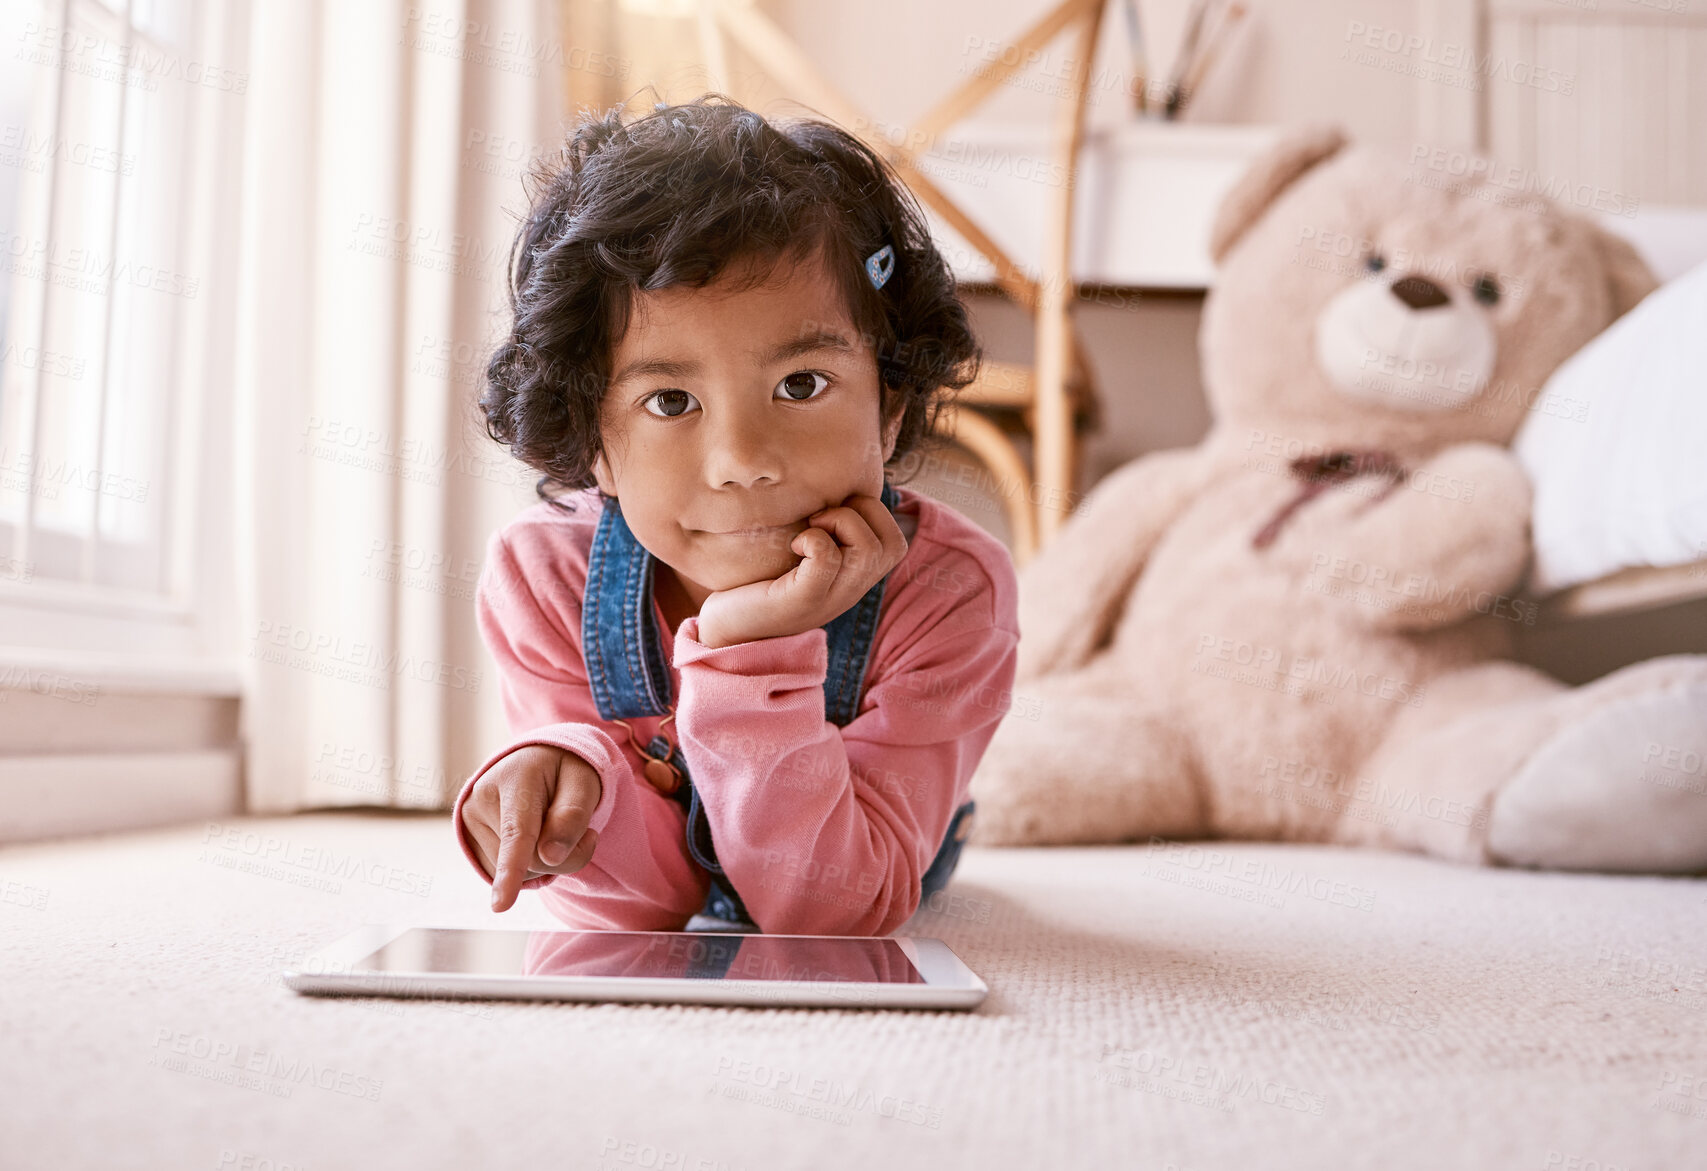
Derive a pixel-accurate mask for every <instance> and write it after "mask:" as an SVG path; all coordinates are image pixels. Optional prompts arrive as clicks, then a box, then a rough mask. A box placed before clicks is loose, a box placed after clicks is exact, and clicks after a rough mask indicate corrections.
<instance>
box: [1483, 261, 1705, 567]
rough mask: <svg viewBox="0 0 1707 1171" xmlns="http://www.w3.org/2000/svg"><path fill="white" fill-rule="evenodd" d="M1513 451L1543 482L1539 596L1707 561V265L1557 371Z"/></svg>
mask: <svg viewBox="0 0 1707 1171" xmlns="http://www.w3.org/2000/svg"><path fill="white" fill-rule="evenodd" d="M1512 446H1513V450H1514V452H1515V453H1516V455H1517V458H1518V460H1519V462H1521V463H1522V464H1523V466H1524V468H1525V469H1526V470H1527V471H1528V472H1529V477H1530V479H1531V480H1532V481H1533V482H1534V485H1535V528H1534V535H1535V565H1534V568H1533V570H1532V571H1531V573H1530V579H1529V585H1530V589H1531V590H1532V591H1533V592H1535V593H1536V594H1549V593H1553V592H1555V591H1557V590H1561V589H1564V588H1566V587H1567V586H1573V585H1577V584H1579V583H1581V582H1585V581H1593V580H1595V579H1596V578H1600V577H1604V576H1606V575H1607V574H1609V573H1614V572H1616V571H1618V570H1620V569H1626V568H1629V567H1630V566H1635V565H1655V566H1664V565H1684V564H1688V563H1690V562H1693V561H1700V560H1702V559H1703V558H1707V264H1698V265H1696V266H1695V267H1694V268H1692V269H1690V270H1689V271H1688V272H1686V273H1684V274H1683V275H1682V276H1680V277H1678V278H1677V279H1675V280H1673V281H1670V282H1669V283H1667V284H1664V285H1661V286H1660V287H1659V288H1658V289H1656V290H1654V291H1653V292H1652V293H1650V294H1648V296H1647V297H1645V298H1644V299H1643V300H1642V302H1641V303H1640V304H1638V305H1637V306H1636V307H1635V308H1634V309H1632V310H1630V312H1628V313H1626V314H1625V315H1624V316H1623V317H1620V318H1619V319H1618V320H1617V321H1615V322H1613V323H1612V325H1611V326H1610V327H1608V328H1607V330H1606V331H1605V332H1604V333H1602V334H1601V335H1600V336H1599V337H1596V338H1595V339H1594V340H1593V341H1591V342H1589V343H1588V345H1586V346H1584V347H1583V348H1582V349H1581V350H1579V351H1578V352H1577V353H1575V354H1573V355H1572V356H1571V357H1570V358H1569V359H1568V360H1567V361H1566V362H1565V364H1564V365H1562V366H1560V367H1559V368H1558V369H1557V370H1555V371H1554V372H1553V376H1552V377H1551V378H1549V379H1548V380H1547V385H1546V386H1545V387H1544V388H1543V390H1542V394H1541V398H1540V399H1539V400H1538V401H1537V402H1536V404H1535V407H1534V409H1533V410H1532V411H1531V413H1530V416H1529V418H1528V419H1526V420H1525V421H1524V424H1523V426H1522V428H1521V429H1520V430H1519V431H1518V433H1517V438H1516V440H1515V441H1514V442H1513V445H1512Z"/></svg>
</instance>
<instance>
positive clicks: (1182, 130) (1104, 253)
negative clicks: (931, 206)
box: [926, 121, 1280, 289]
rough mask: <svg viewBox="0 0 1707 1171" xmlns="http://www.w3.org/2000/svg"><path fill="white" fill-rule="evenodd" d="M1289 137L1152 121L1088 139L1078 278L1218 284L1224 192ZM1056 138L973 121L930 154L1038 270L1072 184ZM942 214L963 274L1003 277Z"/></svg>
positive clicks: (947, 188)
mask: <svg viewBox="0 0 1707 1171" xmlns="http://www.w3.org/2000/svg"><path fill="white" fill-rule="evenodd" d="M1279 132H1280V128H1279V127H1273V126H1220V125H1193V124H1190V123H1169V122H1151V121H1133V122H1130V123H1126V124H1123V125H1121V126H1118V127H1115V128H1111V129H1108V130H1101V131H1092V132H1088V133H1087V134H1086V136H1085V141H1084V145H1083V146H1082V148H1081V150H1080V156H1079V158H1080V161H1079V174H1078V178H1077V190H1076V191H1075V192H1074V217H1075V224H1074V232H1073V234H1074V249H1073V266H1074V271H1073V278H1074V280H1075V281H1077V282H1078V283H1080V284H1104V285H1120V286H1133V287H1144V288H1179V289H1204V288H1208V287H1209V285H1210V284H1211V283H1212V282H1213V280H1214V275H1215V272H1214V265H1213V264H1212V263H1211V262H1210V259H1209V228H1210V225H1211V223H1213V222H1214V218H1215V211H1216V208H1217V207H1219V206H1220V202H1221V197H1222V196H1223V195H1224V194H1225V193H1226V192H1227V190H1228V188H1230V187H1231V186H1232V185H1233V183H1234V182H1235V181H1236V180H1237V179H1238V178H1239V176H1240V175H1242V174H1244V172H1245V170H1246V168H1248V167H1249V166H1250V164H1251V162H1252V161H1253V160H1254V159H1256V158H1257V157H1258V156H1259V155H1260V154H1261V153H1262V152H1263V151H1264V150H1266V149H1267V148H1268V147H1269V145H1270V144H1272V143H1273V142H1274V140H1275V137H1276V136H1277V135H1278V134H1279ZM1051 141H1052V133H1051V128H1050V127H1048V126H1046V125H1026V124H1017V125H1016V124H999V123H990V122H977V121H968V122H966V123H964V124H962V125H960V126H957V127H955V128H954V129H953V130H951V131H950V132H949V133H948V134H946V135H944V136H943V137H942V138H941V139H940V140H939V141H938V142H937V143H935V144H933V149H932V150H931V151H930V152H929V153H928V155H927V156H926V157H927V159H928V160H929V161H928V163H927V164H926V165H927V167H928V168H929V170H928V171H927V172H926V173H927V175H928V176H929V177H930V179H931V180H932V181H933V182H935V183H936V184H937V186H939V187H940V188H942V189H943V191H944V192H946V193H947V194H948V195H950V196H951V197H953V198H954V199H955V200H956V201H957V202H958V203H959V204H960V206H961V207H963V208H964V209H965V210H966V212H967V213H968V214H969V215H971V216H972V217H973V219H974V220H976V221H977V223H978V224H979V225H980V226H981V227H982V228H983V229H984V230H985V231H986V232H988V233H989V234H990V235H991V237H993V238H994V239H995V241H996V242H997V243H998V244H1000V245H1001V246H1002V247H1003V248H1005V249H1006V250H1007V251H1008V254H1009V255H1010V256H1012V257H1013V259H1014V262H1015V263H1017V264H1018V265H1019V266H1020V267H1021V268H1022V269H1024V270H1025V271H1026V272H1028V273H1031V274H1034V275H1037V274H1038V273H1039V271H1040V268H1041V255H1042V242H1043V231H1044V224H1045V221H1046V217H1047V215H1048V211H1049V207H1050V201H1051V200H1052V199H1053V198H1054V197H1055V195H1056V194H1057V192H1058V191H1059V189H1060V186H1061V180H1062V178H1063V176H1062V172H1061V170H1060V168H1059V167H1058V166H1056V164H1055V163H1054V161H1053V154H1052V150H1051ZM930 219H931V227H932V231H933V232H934V233H935V234H936V238H937V241H938V244H939V246H940V247H941V248H942V249H943V254H944V256H945V257H946V258H947V259H948V261H949V265H950V267H951V268H953V269H954V272H955V275H956V277H958V278H959V279H960V280H962V281H966V282H972V283H984V282H989V281H992V280H994V278H995V268H994V266H993V265H991V264H990V263H989V262H988V261H987V260H985V259H984V258H983V257H982V256H981V255H979V254H978V252H977V251H976V250H975V249H973V248H972V247H971V245H969V244H967V243H966V242H965V240H964V239H962V238H961V237H960V235H959V234H958V233H956V232H955V231H954V230H953V229H951V228H949V227H948V226H946V225H945V224H944V223H942V222H941V221H940V220H938V219H937V218H936V217H935V215H934V214H932V215H931V216H930Z"/></svg>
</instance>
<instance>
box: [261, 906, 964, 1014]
mask: <svg viewBox="0 0 1707 1171" xmlns="http://www.w3.org/2000/svg"><path fill="white" fill-rule="evenodd" d="M417 927H422V928H425V929H428V930H434V931H506V932H514V931H517V930H518V929H517V928H507V927H461V926H448V925H447V926H434V925H432V924H424V923H364V924H363V925H361V926H360V927H358V928H356V929H355V930H353V931H351V932H349V933H348V934H347V935H344V936H343V937H342V938H340V939H337V940H335V941H334V942H332V943H330V944H328V945H326V946H325V947H323V948H320V949H319V950H318V951H315V952H313V953H312V954H310V955H308V956H306V957H304V959H303V961H302V962H301V963H300V964H298V965H295V966H293V967H289V968H286V969H285V970H284V972H283V978H284V982H285V985H286V986H287V987H289V988H292V989H294V990H295V991H297V992H302V993H307V994H311V995H324V996H404V997H451V998H458V999H464V998H472V999H503V1000H574V1001H622V1002H628V1003H657V1004H743V1005H751V1006H763V1007H773V1008H799V1007H805V1008H958V1009H966V1008H976V1007H977V1006H978V1005H979V1004H980V1003H982V1001H983V999H984V997H985V995H986V994H987V993H988V992H989V987H988V986H987V985H986V984H985V983H984V981H983V980H981V979H979V978H978V976H977V975H976V974H975V973H974V972H973V971H972V970H971V969H970V968H968V967H967V966H966V965H965V964H964V963H963V962H962V961H961V959H960V957H959V956H957V955H955V954H954V952H953V951H951V950H949V947H948V945H947V944H945V943H943V942H942V940H940V939H931V938H926V937H921V936H906V935H896V936H891V937H889V938H892V939H893V940H894V941H895V943H896V944H897V945H899V946H900V948H901V951H902V953H903V954H904V955H906V957H907V959H908V960H909V961H910V962H911V963H912V965H913V967H914V968H916V969H918V972H919V974H920V975H922V976H923V977H924V978H925V983H923V984H875V983H852V982H842V981H835V982H824V981H804V980H701V979H677V978H650V977H634V976H619V977H604V976H493V975H487V974H471V973H455V972H389V971H388V972H374V971H358V970H356V969H355V967H354V965H355V964H356V963H357V962H358V961H360V960H363V959H366V958H367V957H368V956H370V955H372V954H373V953H374V952H375V951H377V950H379V949H380V948H381V947H384V946H385V945H386V944H388V943H390V942H391V941H392V940H393V939H396V938H397V937H398V936H399V935H401V934H403V933H404V932H405V931H411V930H414V929H415V928H417ZM565 930H566V929H565ZM527 933H528V934H531V932H527ZM659 934H676V935H682V936H684V937H686V938H690V939H695V938H703V937H705V936H708V935H711V936H718V935H722V934H723V933H719V932H706V931H685V932H660V933H659ZM725 937H735V938H741V937H743V936H741V935H740V934H739V933H729V935H728V936H725ZM788 938H795V939H841V938H846V937H844V936H833V935H800V936H790V937H788Z"/></svg>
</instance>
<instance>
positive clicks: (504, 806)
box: [492, 790, 540, 911]
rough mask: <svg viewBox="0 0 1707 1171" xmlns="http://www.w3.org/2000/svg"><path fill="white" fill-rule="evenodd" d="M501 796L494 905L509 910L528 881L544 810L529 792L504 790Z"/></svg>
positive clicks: (493, 895)
mask: <svg viewBox="0 0 1707 1171" xmlns="http://www.w3.org/2000/svg"><path fill="white" fill-rule="evenodd" d="M498 800H499V810H498V873H497V875H496V876H495V877H494V878H493V879H492V909H493V910H494V911H507V910H509V909H510V908H511V907H513V906H514V905H515V902H516V896H517V895H518V894H520V893H521V889H522V883H524V882H526V881H527V876H528V863H530V862H532V861H533V853H534V849H535V844H536V843H537V842H538V840H539V823H540V811H539V808H538V806H537V804H536V803H535V802H533V801H530V800H529V799H528V797H527V795H526V794H525V792H523V793H518V792H514V791H510V792H504V791H503V790H500V791H499V797H498Z"/></svg>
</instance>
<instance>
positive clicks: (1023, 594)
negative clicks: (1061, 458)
mask: <svg viewBox="0 0 1707 1171" xmlns="http://www.w3.org/2000/svg"><path fill="white" fill-rule="evenodd" d="M1207 467H1208V463H1207V461H1206V460H1205V458H1204V457H1203V455H1202V454H1201V452H1199V451H1198V450H1197V449H1195V448H1186V449H1179V450H1172V451H1158V452H1152V453H1150V454H1148V455H1144V456H1140V457H1139V458H1137V459H1135V460H1132V461H1131V462H1129V463H1126V464H1123V465H1122V466H1120V467H1118V468H1116V469H1115V470H1114V471H1112V472H1110V473H1109V474H1108V475H1106V476H1104V477H1103V478H1102V479H1101V480H1098V481H1097V483H1096V484H1095V485H1094V486H1093V487H1092V488H1091V490H1090V492H1089V493H1087V494H1086V496H1085V498H1084V500H1082V501H1081V502H1080V504H1079V507H1078V508H1077V509H1075V510H1074V511H1073V513H1072V515H1071V516H1069V517H1068V518H1067V520H1066V523H1065V524H1063V525H1062V526H1061V528H1060V529H1059V530H1057V531H1056V533H1055V535H1054V537H1052V538H1051V539H1050V540H1049V542H1048V543H1047V544H1045V545H1044V546H1043V548H1042V549H1040V550H1039V551H1038V553H1037V555H1036V556H1035V557H1033V558H1032V559H1031V561H1030V562H1028V563H1027V564H1026V566H1025V568H1024V569H1022V570H1021V571H1020V574H1019V630H1020V640H1019V667H1018V677H1019V678H1020V679H1026V678H1031V677H1033V676H1039V675H1049V674H1056V673H1059V672H1062V671H1070V670H1072V669H1074V668H1075V667H1078V666H1079V665H1081V664H1082V663H1084V662H1085V661H1086V660H1087V659H1088V658H1090V656H1091V653H1092V652H1093V651H1094V650H1096V649H1097V647H1099V646H1101V645H1102V644H1103V643H1105V642H1107V641H1108V638H1109V635H1110V633H1111V632H1112V630H1113V626H1114V623H1115V622H1116V620H1117V619H1118V618H1119V617H1120V610H1121V604H1122V603H1123V602H1124V601H1125V599H1126V595H1127V593H1128V592H1129V591H1130V589H1131V587H1132V583H1133V581H1134V580H1136V578H1137V577H1138V575H1139V573H1140V572H1141V571H1142V570H1143V568H1144V562H1145V560H1146V559H1147V558H1148V557H1149V556H1150V550H1151V549H1152V548H1154V547H1155V544H1156V541H1157V540H1158V539H1159V538H1160V537H1161V535H1162V534H1163V533H1164V532H1165V531H1166V530H1167V528H1168V526H1169V525H1170V524H1172V523H1173V522H1174V520H1175V518H1177V517H1178V516H1179V515H1180V514H1181V513H1182V512H1184V511H1185V509H1186V507H1187V505H1189V504H1190V503H1191V501H1192V499H1193V498H1194V497H1195V496H1196V495H1197V493H1198V492H1199V490H1200V489H1201V487H1202V484H1203V481H1204V478H1205V475H1206V471H1207Z"/></svg>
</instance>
